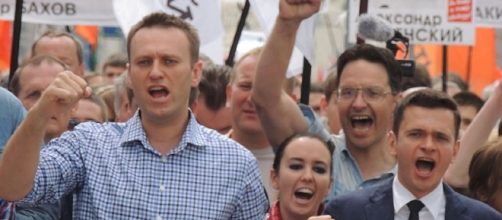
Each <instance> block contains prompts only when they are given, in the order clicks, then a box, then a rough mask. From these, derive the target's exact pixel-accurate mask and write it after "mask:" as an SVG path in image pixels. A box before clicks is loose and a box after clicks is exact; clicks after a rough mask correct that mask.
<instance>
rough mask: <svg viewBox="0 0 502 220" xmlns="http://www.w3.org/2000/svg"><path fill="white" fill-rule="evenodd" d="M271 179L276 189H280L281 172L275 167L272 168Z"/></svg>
mask: <svg viewBox="0 0 502 220" xmlns="http://www.w3.org/2000/svg"><path fill="white" fill-rule="evenodd" d="M270 181H271V184H272V187H273V188H274V189H275V190H279V174H278V173H277V171H275V170H274V169H271V170H270Z"/></svg>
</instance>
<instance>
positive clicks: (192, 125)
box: [120, 110, 208, 153]
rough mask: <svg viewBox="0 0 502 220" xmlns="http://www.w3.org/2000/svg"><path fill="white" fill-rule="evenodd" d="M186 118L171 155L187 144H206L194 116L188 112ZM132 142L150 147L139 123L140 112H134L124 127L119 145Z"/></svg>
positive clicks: (200, 127)
mask: <svg viewBox="0 0 502 220" xmlns="http://www.w3.org/2000/svg"><path fill="white" fill-rule="evenodd" d="M188 117H189V119H188V124H187V127H186V130H185V131H184V132H183V135H182V137H181V140H180V143H178V146H176V148H175V149H174V150H173V152H172V153H175V152H178V151H180V150H182V149H183V148H185V146H186V145H188V144H191V145H194V146H204V145H205V144H206V143H208V141H206V140H205V139H206V137H205V136H204V132H203V131H202V129H203V127H202V126H200V125H199V123H198V122H197V120H196V119H195V116H194V115H193V114H192V112H191V111H190V110H189V116H188ZM133 141H137V142H140V143H141V144H142V145H143V146H144V147H147V148H149V147H150V146H149V144H148V139H147V137H146V132H145V129H143V124H142V122H141V117H140V110H138V111H136V113H134V116H133V117H131V118H130V119H129V120H128V121H127V122H126V126H125V128H124V130H123V135H122V137H121V139H120V144H121V145H123V144H124V143H127V142H133ZM152 150H153V149H152Z"/></svg>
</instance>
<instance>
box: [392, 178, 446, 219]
mask: <svg viewBox="0 0 502 220" xmlns="http://www.w3.org/2000/svg"><path fill="white" fill-rule="evenodd" d="M392 198H393V200H394V219H395V220H408V217H409V215H410V210H409V209H408V206H407V205H406V204H407V203H408V202H410V201H412V200H415V199H418V200H420V201H421V202H422V203H423V204H424V205H425V207H424V208H422V209H421V210H420V212H419V213H418V216H419V218H420V220H429V219H430V220H444V214H445V207H446V198H445V195H444V190H443V181H442V180H441V182H439V184H438V185H437V186H436V188H435V189H434V190H433V191H432V192H430V193H429V194H427V195H425V196H424V197H422V198H415V196H414V195H413V194H412V193H411V192H410V191H408V189H406V188H405V187H404V186H403V185H402V184H401V182H399V179H398V175H397V173H396V176H395V177H394V181H393V183H392Z"/></svg>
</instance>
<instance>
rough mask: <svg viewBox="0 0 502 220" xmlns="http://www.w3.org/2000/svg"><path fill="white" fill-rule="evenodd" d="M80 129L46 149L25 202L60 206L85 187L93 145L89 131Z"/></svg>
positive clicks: (66, 133)
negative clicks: (88, 158) (83, 185)
mask: <svg viewBox="0 0 502 220" xmlns="http://www.w3.org/2000/svg"><path fill="white" fill-rule="evenodd" d="M77 128H78V127H77ZM77 128H76V129H75V130H74V131H67V132H65V133H63V134H62V135H61V136H60V137H59V138H56V139H54V140H52V141H50V142H49V143H48V145H46V146H44V147H43V149H42V151H41V152H40V161H39V164H38V168H37V173H36V175H35V181H34V184H33V189H32V191H31V192H30V193H29V194H28V195H27V196H26V197H25V199H23V200H22V201H21V202H23V203H29V204H42V203H56V202H58V201H59V200H60V199H61V198H62V197H63V196H64V195H65V194H68V193H71V192H73V191H75V189H76V187H77V186H78V185H81V184H82V183H83V181H84V179H85V178H84V177H85V167H84V161H85V157H86V153H85V152H86V151H87V149H88V148H89V147H91V146H92V144H93V142H92V140H89V139H87V138H86V135H85V133H86V131H85V129H77Z"/></svg>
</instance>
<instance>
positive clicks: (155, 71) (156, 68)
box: [148, 60, 162, 80]
mask: <svg viewBox="0 0 502 220" xmlns="http://www.w3.org/2000/svg"><path fill="white" fill-rule="evenodd" d="M148 76H149V77H150V79H151V80H157V79H160V78H162V71H161V69H160V62H159V61H158V60H154V61H153V64H152V69H151V70H150V73H149V74H148Z"/></svg>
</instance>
